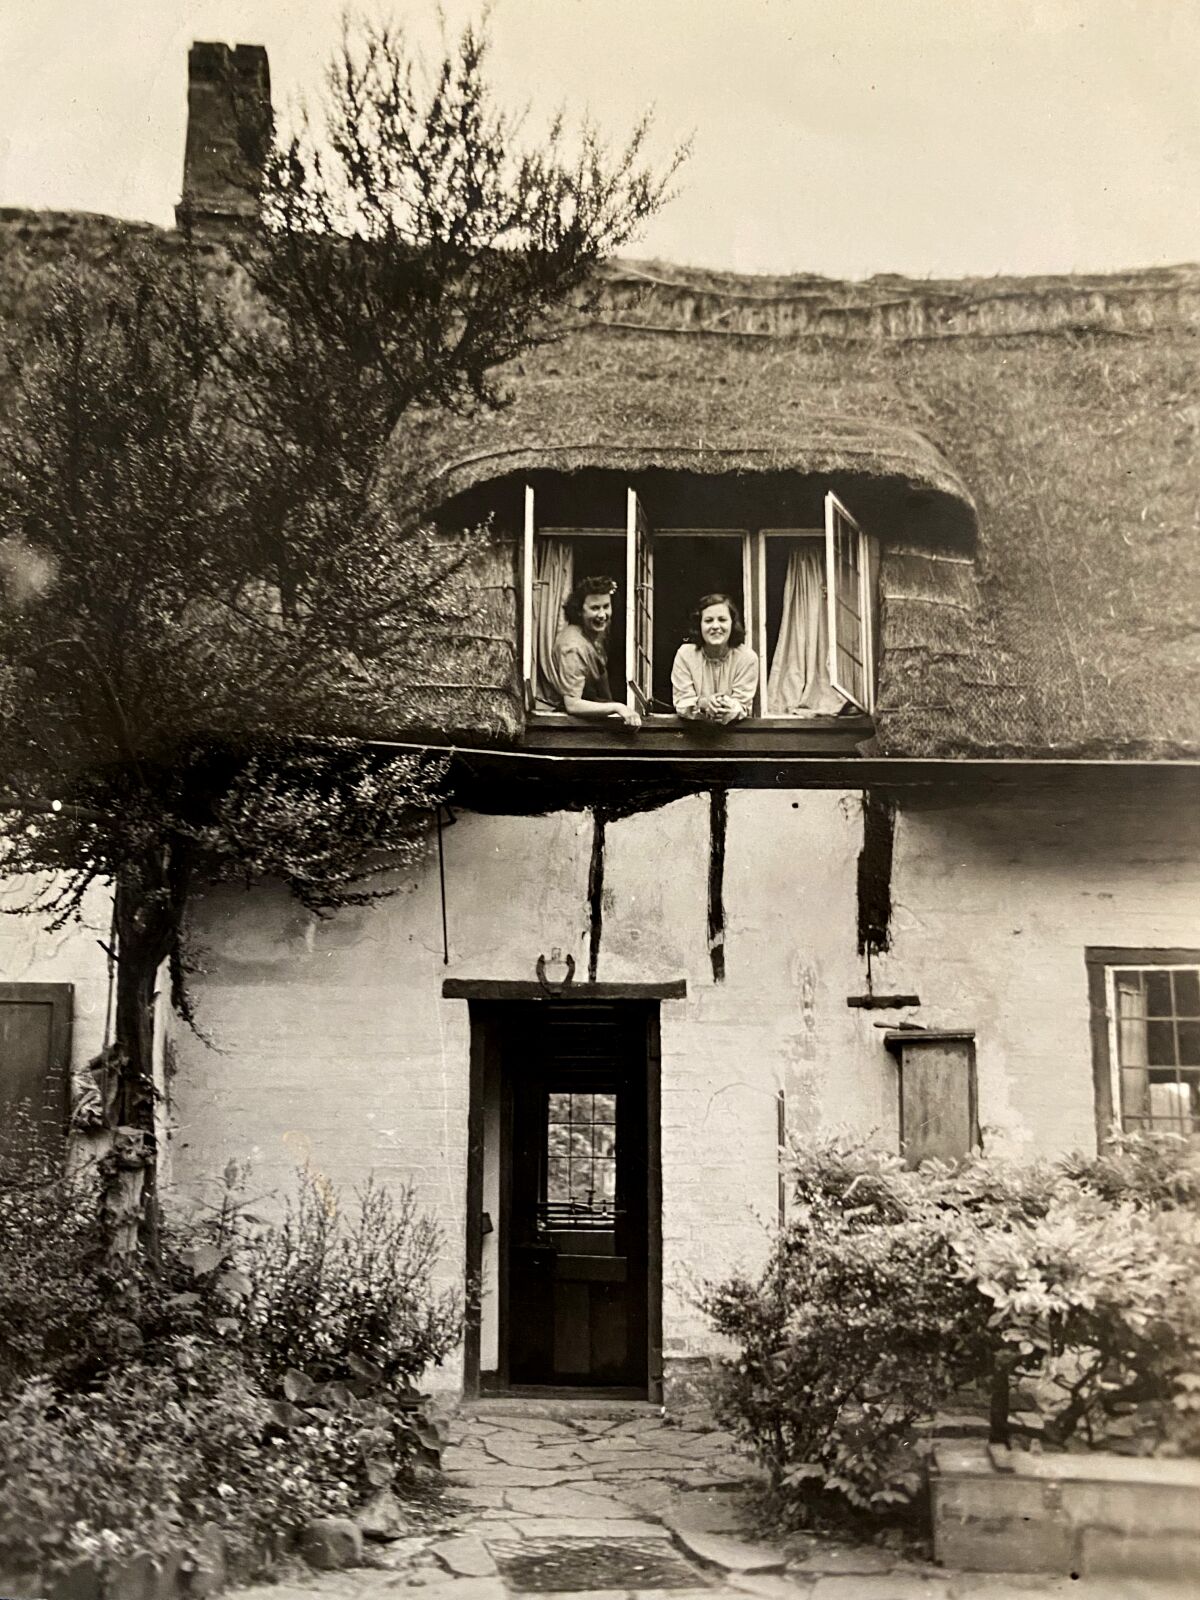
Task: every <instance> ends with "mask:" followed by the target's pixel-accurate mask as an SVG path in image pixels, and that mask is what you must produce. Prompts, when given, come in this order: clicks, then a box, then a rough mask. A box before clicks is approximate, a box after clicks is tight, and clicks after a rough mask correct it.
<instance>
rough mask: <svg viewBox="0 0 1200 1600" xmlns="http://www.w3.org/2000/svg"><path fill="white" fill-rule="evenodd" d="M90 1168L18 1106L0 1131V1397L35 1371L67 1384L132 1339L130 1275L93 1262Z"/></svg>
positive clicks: (95, 1232)
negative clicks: (71, 1161)
mask: <svg viewBox="0 0 1200 1600" xmlns="http://www.w3.org/2000/svg"><path fill="white" fill-rule="evenodd" d="M98 1215H99V1193H98V1186H97V1182H96V1170H95V1167H94V1166H93V1165H84V1166H81V1167H79V1168H77V1169H74V1170H69V1171H64V1170H63V1165H62V1156H61V1151H56V1150H54V1149H53V1148H51V1147H49V1146H48V1145H47V1143H46V1142H45V1141H44V1140H43V1139H40V1138H39V1137H38V1136H37V1130H36V1127H35V1126H34V1124H33V1122H32V1121H31V1119H30V1118H29V1117H28V1115H27V1114H26V1113H25V1112H24V1111H22V1110H20V1109H18V1111H17V1112H16V1113H15V1114H14V1115H13V1117H12V1118H11V1119H10V1121H9V1124H8V1126H7V1127H6V1128H5V1129H4V1130H3V1136H2V1137H0V1397H2V1396H4V1395H5V1394H7V1393H8V1392H9V1391H10V1390H11V1389H12V1388H13V1387H14V1385H16V1384H17V1383H19V1382H20V1381H21V1380H22V1379H24V1378H27V1377H31V1376H33V1375H35V1374H41V1375H43V1376H45V1377H48V1378H50V1379H51V1380H52V1381H53V1382H54V1383H56V1384H65V1385H67V1386H68V1387H69V1386H71V1385H73V1384H75V1383H80V1382H85V1381H87V1379H88V1378H89V1377H90V1376H93V1375H95V1374H96V1373H97V1372H98V1371H100V1370H102V1369H103V1368H104V1367H105V1366H106V1365H108V1364H109V1363H110V1362H112V1361H114V1360H116V1361H123V1360H128V1359H129V1358H130V1355H131V1354H132V1353H133V1352H135V1351H136V1350H137V1349H138V1347H139V1346H140V1344H141V1333H140V1330H139V1328H138V1325H137V1323H136V1321H134V1319H133V1318H132V1317H131V1316H130V1315H129V1304H130V1297H129V1289H130V1286H131V1285H130V1283H129V1282H127V1281H125V1280H124V1279H121V1278H118V1276H117V1275H115V1274H113V1273H112V1272H111V1271H109V1270H107V1269H106V1268H105V1266H104V1264H103V1263H102V1262H100V1261H99V1260H98V1250H99V1243H100V1232H99V1227H98V1222H97V1218H98Z"/></svg>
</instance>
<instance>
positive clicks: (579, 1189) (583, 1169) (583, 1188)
mask: <svg viewBox="0 0 1200 1600" xmlns="http://www.w3.org/2000/svg"><path fill="white" fill-rule="evenodd" d="M592 1187H593V1185H592V1164H591V1162H590V1161H573V1162H572V1163H571V1199H572V1200H582V1201H585V1202H586V1201H588V1200H590V1199H591V1197H592Z"/></svg>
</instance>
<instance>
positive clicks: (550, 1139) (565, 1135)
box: [546, 1122, 571, 1156]
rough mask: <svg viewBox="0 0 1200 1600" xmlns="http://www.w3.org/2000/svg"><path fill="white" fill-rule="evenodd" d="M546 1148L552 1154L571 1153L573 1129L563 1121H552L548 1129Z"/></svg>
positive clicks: (564, 1154)
mask: <svg viewBox="0 0 1200 1600" xmlns="http://www.w3.org/2000/svg"><path fill="white" fill-rule="evenodd" d="M546 1150H547V1152H548V1154H550V1155H552V1156H566V1155H570V1153H571V1130H570V1129H569V1128H568V1127H567V1126H566V1125H565V1123H562V1122H552V1123H551V1124H550V1126H549V1127H548V1128H547V1129H546Z"/></svg>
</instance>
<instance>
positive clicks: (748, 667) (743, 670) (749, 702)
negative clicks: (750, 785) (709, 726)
mask: <svg viewBox="0 0 1200 1600" xmlns="http://www.w3.org/2000/svg"><path fill="white" fill-rule="evenodd" d="M757 688H758V657H757V656H756V655H755V653H754V651H753V650H752V649H751V648H750V646H749V645H748V644H747V643H746V630H745V628H744V627H743V626H742V619H741V617H740V616H739V614H738V608H737V605H736V603H735V602H734V600H733V598H732V596H730V595H727V594H706V595H704V596H703V598H702V599H701V601H700V604H699V605H698V606H697V607H696V609H695V611H694V612H693V613H692V625H691V629H690V631H689V633H688V637H687V642H686V644H681V645H680V646H679V649H678V650H677V651H676V652H675V664H674V666H673V667H672V668H671V698H672V699H673V701H674V702H675V711H676V714H677V715H678V716H681V717H688V718H691V719H694V720H696V721H700V722H737V721H739V720H740V719H741V718H742V717H748V716H749V715H750V713H751V711H752V710H753V709H754V695H755V691H756V690H757Z"/></svg>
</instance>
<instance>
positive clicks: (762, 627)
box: [522, 487, 878, 719]
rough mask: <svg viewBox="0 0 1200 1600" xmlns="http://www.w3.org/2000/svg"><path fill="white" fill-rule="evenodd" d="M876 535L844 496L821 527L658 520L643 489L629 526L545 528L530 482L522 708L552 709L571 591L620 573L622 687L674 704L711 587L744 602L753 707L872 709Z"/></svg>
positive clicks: (636, 696) (645, 710) (789, 713)
mask: <svg viewBox="0 0 1200 1600" xmlns="http://www.w3.org/2000/svg"><path fill="white" fill-rule="evenodd" d="M877 570H878V547H877V545H876V543H875V541H874V540H873V539H872V538H871V537H870V536H869V535H868V534H866V533H865V532H864V531H863V529H862V528H861V527H860V526H859V524H858V522H856V520H855V519H854V517H853V515H852V514H851V512H850V511H849V510H848V509H847V508H846V506H844V505H843V504H842V502H841V501H840V500H839V499H838V498H837V496H836V495H834V494H832V493H829V494H826V496H825V525H824V527H821V528H689V527H652V526H651V524H650V521H649V518H648V517H647V515H646V511H645V508H644V506H643V505H642V503H641V500H640V498H639V496H638V495H637V493H636V491H635V490H633V489H629V490H628V491H627V495H626V516H625V526H624V527H623V528H622V527H607V528H585V527H564V526H554V527H551V526H545V527H543V526H541V525H540V524H539V522H538V519H537V505H536V500H535V495H534V491H533V489H532V488H530V487H527V488H526V490H525V522H524V537H523V541H522V622H523V627H522V669H523V678H524V684H525V702H526V709H527V710H529V711H538V712H552V711H553V709H554V698H555V697H554V696H553V693H552V691H551V690H550V689H549V686H548V684H547V682H546V679H545V664H546V662H547V660H548V658H549V654H550V651H551V650H552V648H553V644H554V638H555V635H556V634H557V632H558V629H559V628H560V627H561V626H562V624H563V621H564V618H563V613H562V605H563V601H564V600H565V599H566V597H567V595H568V594H569V593H570V591H571V588H572V586H573V585H574V584H575V583H576V582H577V581H578V580H579V579H581V578H584V577H608V578H611V579H613V581H614V582H615V583H616V584H617V591H616V594H615V595H614V604H613V624H612V628H611V631H610V634H609V640H608V664H609V682H610V684H611V687H612V691H613V695H614V698H619V699H623V700H625V702H626V703H627V704H628V705H629V706H630V707H632V708H633V709H635V710H638V711H640V712H641V713H642V714H643V715H650V716H654V715H666V716H671V715H672V713H673V707H672V702H671V666H672V663H673V661H674V658H675V652H676V650H677V649H678V647H679V645H680V644H681V643H682V642H683V640H684V638H685V637H686V635H687V633H688V631H689V627H690V623H691V619H692V615H693V613H694V611H695V608H696V604H697V602H698V601H699V599H700V598H701V596H702V595H705V594H712V593H724V594H729V595H731V596H732V597H733V599H734V600H735V601H736V602H737V605H738V608H739V610H740V611H741V614H742V618H743V621H744V623H745V628H746V640H747V643H749V644H750V645H751V646H752V647H753V648H754V650H755V652H756V653H757V655H758V661H759V687H758V694H757V697H756V702H755V714H756V716H758V717H760V718H770V719H786V718H792V717H796V718H800V717H805V716H820V715H836V714H838V713H840V712H843V711H859V712H866V713H871V712H873V711H874V709H875V659H876V603H875V587H876V574H877Z"/></svg>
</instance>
